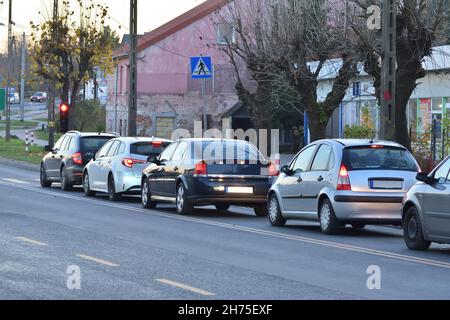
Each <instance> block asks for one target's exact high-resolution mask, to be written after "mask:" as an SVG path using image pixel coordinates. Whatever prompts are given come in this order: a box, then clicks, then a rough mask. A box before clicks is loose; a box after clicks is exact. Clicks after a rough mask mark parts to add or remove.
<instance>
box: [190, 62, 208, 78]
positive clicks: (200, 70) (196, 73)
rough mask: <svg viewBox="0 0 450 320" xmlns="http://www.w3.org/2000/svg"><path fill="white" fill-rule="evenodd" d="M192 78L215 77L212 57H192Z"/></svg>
mask: <svg viewBox="0 0 450 320" xmlns="http://www.w3.org/2000/svg"><path fill="white" fill-rule="evenodd" d="M191 77H192V79H211V78H212V77H213V69H212V59H211V57H192V58H191Z"/></svg>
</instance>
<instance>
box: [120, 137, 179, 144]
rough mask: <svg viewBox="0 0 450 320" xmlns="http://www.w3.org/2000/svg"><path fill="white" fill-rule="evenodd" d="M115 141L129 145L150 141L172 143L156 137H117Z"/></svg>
mask: <svg viewBox="0 0 450 320" xmlns="http://www.w3.org/2000/svg"><path fill="white" fill-rule="evenodd" d="M117 140H120V141H122V142H125V143H130V144H132V143H137V142H152V141H158V142H167V143H172V142H173V141H172V140H167V139H163V138H158V137H117Z"/></svg>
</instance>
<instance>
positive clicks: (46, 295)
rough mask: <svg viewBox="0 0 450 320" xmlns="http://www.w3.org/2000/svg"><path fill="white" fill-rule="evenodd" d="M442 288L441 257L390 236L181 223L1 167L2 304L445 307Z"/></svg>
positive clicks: (242, 215) (198, 220)
mask: <svg viewBox="0 0 450 320" xmlns="http://www.w3.org/2000/svg"><path fill="white" fill-rule="evenodd" d="M368 268H369V270H370V271H373V270H375V276H376V280H375V281H369V284H370V285H369V286H368V278H369V277H370V276H371V274H368V273H367V271H368ZM378 271H379V272H380V273H379V274H378ZM68 272H69V273H68ZM378 275H379V277H378ZM73 276H75V278H73ZM74 279H75V280H74ZM370 280H373V279H372V278H371V279H370ZM378 280H379V281H378ZM449 283H450V247H448V246H439V245H434V246H433V247H432V249H431V250H430V251H428V252H412V251H409V250H407V249H406V247H405V245H404V243H403V239H402V236H401V231H400V230H399V229H396V228H390V227H368V228H367V229H366V230H363V231H356V230H352V229H350V228H348V229H343V230H342V232H341V233H340V234H339V235H337V236H326V235H323V234H322V233H321V232H320V230H319V227H318V225H317V224H315V223H307V222H290V223H289V225H288V226H287V227H285V228H273V227H271V226H270V225H269V222H268V220H267V219H266V218H257V217H255V216H254V215H253V214H252V211H251V210H249V209H245V208H244V209H242V208H236V207H233V208H232V209H231V210H230V211H229V212H226V213H218V212H216V211H215V210H213V209H212V208H200V209H196V210H195V213H194V214H193V215H192V216H188V217H181V216H178V215H177V214H176V212H175V209H174V207H173V206H161V207H159V208H158V209H156V210H150V211H147V210H144V209H142V208H141V205H140V202H139V199H138V198H133V197H131V198H127V199H125V200H124V201H122V202H119V203H112V202H109V201H108V200H107V199H106V197H104V196H98V197H96V198H85V197H84V195H83V194H82V192H81V189H78V190H77V189H75V190H74V191H73V192H69V193H63V192H61V191H60V190H59V189H58V185H56V184H55V186H54V187H53V188H52V189H41V188H40V187H39V175H38V173H36V172H32V171H26V170H22V169H16V168H10V167H5V166H0V299H183V300H184V299H251V300H252V299H270V300H277V299H449V298H450V289H449V286H448V284H449ZM74 284H76V285H74ZM374 284H375V287H378V285H380V286H381V289H376V288H375V289H373V285H374ZM78 287H79V289H78ZM369 287H370V288H372V290H370V289H369Z"/></svg>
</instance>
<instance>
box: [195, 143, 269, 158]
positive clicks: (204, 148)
mask: <svg viewBox="0 0 450 320" xmlns="http://www.w3.org/2000/svg"><path fill="white" fill-rule="evenodd" d="M193 147H194V150H195V151H194V152H195V153H194V159H195V160H204V161H223V160H245V161H258V160H264V157H263V156H262V154H261V153H260V152H259V150H258V149H256V147H254V146H253V145H252V144H250V143H247V142H245V141H238V140H236V141H202V142H194V143H193Z"/></svg>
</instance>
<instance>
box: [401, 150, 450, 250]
mask: <svg viewBox="0 0 450 320" xmlns="http://www.w3.org/2000/svg"><path fill="white" fill-rule="evenodd" d="M417 180H418V181H419V182H418V183H417V184H416V185H415V186H413V187H412V188H411V190H409V192H408V194H407V195H406V197H405V199H404V201H403V208H402V216H403V233H404V239H405V243H406V245H407V246H408V248H409V249H412V250H427V249H428V248H429V247H430V245H431V243H432V242H436V243H440V244H450V157H449V158H447V159H446V160H444V161H443V162H442V163H441V164H440V165H439V166H438V167H437V168H436V169H435V170H434V171H433V172H432V173H431V174H427V173H419V174H418V175H417Z"/></svg>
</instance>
